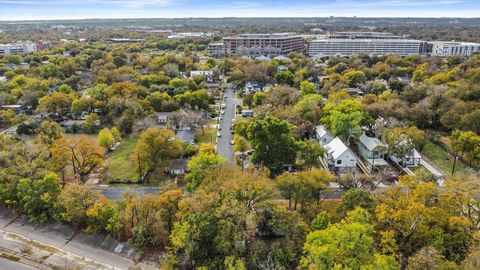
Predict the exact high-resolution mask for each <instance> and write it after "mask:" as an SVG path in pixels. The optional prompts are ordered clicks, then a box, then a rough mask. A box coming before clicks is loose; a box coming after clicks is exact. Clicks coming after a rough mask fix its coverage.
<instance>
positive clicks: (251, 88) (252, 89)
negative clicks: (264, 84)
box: [244, 82, 261, 95]
mask: <svg viewBox="0 0 480 270" xmlns="http://www.w3.org/2000/svg"><path fill="white" fill-rule="evenodd" d="M260 91H261V88H260V86H259V85H258V84H257V83H256V82H247V83H246V84H245V88H244V92H245V95H248V94H250V93H256V92H260Z"/></svg>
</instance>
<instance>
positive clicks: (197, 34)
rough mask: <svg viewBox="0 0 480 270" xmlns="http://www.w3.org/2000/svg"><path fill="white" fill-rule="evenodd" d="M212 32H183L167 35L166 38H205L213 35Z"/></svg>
mask: <svg viewBox="0 0 480 270" xmlns="http://www.w3.org/2000/svg"><path fill="white" fill-rule="evenodd" d="M213 36H214V33H210V32H184V33H175V34H172V35H169V36H168V37H167V38H168V39H187V38H207V37H213Z"/></svg>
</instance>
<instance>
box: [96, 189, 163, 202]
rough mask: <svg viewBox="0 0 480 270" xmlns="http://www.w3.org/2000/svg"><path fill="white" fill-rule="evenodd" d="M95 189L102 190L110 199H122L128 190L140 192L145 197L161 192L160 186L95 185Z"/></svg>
mask: <svg viewBox="0 0 480 270" xmlns="http://www.w3.org/2000/svg"><path fill="white" fill-rule="evenodd" d="M95 189H97V190H100V192H101V193H102V194H103V195H105V197H107V198H109V199H110V200H116V199H120V198H121V197H122V194H123V193H125V192H127V191H131V192H135V193H138V194H139V195H140V196H142V197H145V196H146V195H148V194H158V193H159V192H160V188H159V187H138V188H128V187H108V186H95Z"/></svg>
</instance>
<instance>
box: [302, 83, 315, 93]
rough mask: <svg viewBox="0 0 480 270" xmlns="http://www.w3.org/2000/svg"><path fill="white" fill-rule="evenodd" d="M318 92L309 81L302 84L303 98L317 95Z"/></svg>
mask: <svg viewBox="0 0 480 270" xmlns="http://www.w3.org/2000/svg"><path fill="white" fill-rule="evenodd" d="M316 90H317V87H316V86H315V84H314V83H311V82H309V81H302V82H301V83H300V92H301V93H302V96H305V95H310V94H315V91H316Z"/></svg>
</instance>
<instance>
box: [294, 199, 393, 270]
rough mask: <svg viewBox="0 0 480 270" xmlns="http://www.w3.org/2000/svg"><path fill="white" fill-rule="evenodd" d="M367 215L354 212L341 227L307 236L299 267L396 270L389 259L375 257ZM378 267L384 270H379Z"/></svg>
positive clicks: (361, 210) (338, 225) (336, 225)
mask: <svg viewBox="0 0 480 270" xmlns="http://www.w3.org/2000/svg"><path fill="white" fill-rule="evenodd" d="M373 236H374V229H373V226H372V225H371V224H370V223H369V218H368V213H367V212H366V211H365V210H363V209H361V208H357V209H355V210H354V211H352V212H350V213H348V215H347V218H346V219H344V220H342V221H341V222H340V223H337V224H332V225H330V226H328V227H327V228H326V229H324V230H317V231H314V232H311V233H310V234H308V235H307V240H306V242H305V246H304V254H305V255H304V257H303V258H302V260H301V265H302V266H303V267H306V268H310V269H322V270H327V269H385V270H387V269H388V270H390V269H391V270H398V269H400V267H399V265H398V263H397V262H396V261H395V259H393V258H392V257H389V256H385V255H378V253H377V251H376V250H375V248H374V243H375V240H374V238H373ZM379 265H382V266H384V267H382V268H378V266H379Z"/></svg>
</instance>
